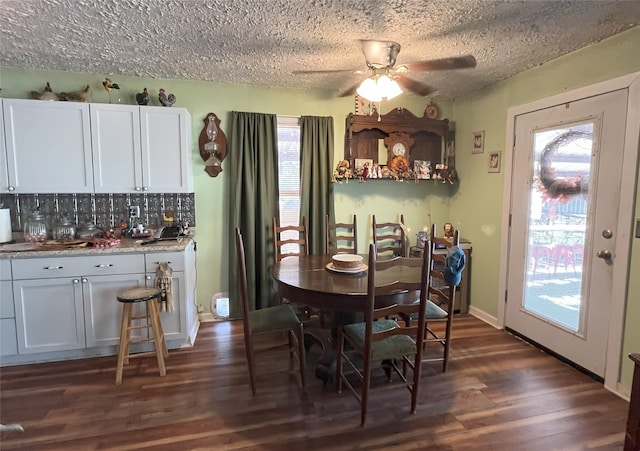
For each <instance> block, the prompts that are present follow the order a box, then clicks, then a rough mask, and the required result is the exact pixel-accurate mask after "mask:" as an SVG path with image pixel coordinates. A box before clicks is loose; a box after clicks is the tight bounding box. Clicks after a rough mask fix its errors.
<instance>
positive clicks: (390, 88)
mask: <svg viewBox="0 0 640 451" xmlns="http://www.w3.org/2000/svg"><path fill="white" fill-rule="evenodd" d="M402 92H403V91H402V88H400V85H399V84H398V82H397V81H395V80H391V79H389V83H388V84H387V88H386V98H387V100H391V99H393V98H394V97H398V96H399V95H400V94H402Z"/></svg>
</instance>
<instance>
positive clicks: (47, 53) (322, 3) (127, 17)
mask: <svg viewBox="0 0 640 451" xmlns="http://www.w3.org/2000/svg"><path fill="white" fill-rule="evenodd" d="M639 23H640V2H639V1H638V0H632V1H615V0H606V1H597V0H580V1H575V0H560V1H550V0H528V1H494V0H435V1H433V0H432V1H428V0H423V1H417V0H375V1H368V0H288V1H287V0H182V1H180V0H95V1H90V0H0V65H3V66H11V67H25V68H33V69H50V70H62V71H73V72H89V73H97V74H105V75H110V76H117V75H133V76H140V77H151V78H168V79H192V80H211V81H215V82H221V83H234V84H250V85H267V86H278V87H293V88H305V87H308V88H320V89H327V90H332V91H335V92H336V93H338V92H340V91H342V90H344V89H347V88H348V87H350V86H351V85H353V84H354V83H357V82H358V80H360V79H362V77H363V76H362V75H357V74H352V73H341V74H309V75H306V74H305V75H299V74H298V75H294V74H292V72H293V71H295V70H315V69H319V70H323V69H364V68H365V64H364V56H363V54H362V52H361V48H360V43H359V41H358V39H389V40H394V41H397V42H399V43H400V44H401V46H402V49H401V51H400V54H399V56H398V64H402V63H408V62H412V61H417V60H425V59H436V58H446V57H452V56H460V55H465V54H472V55H474V56H475V57H476V59H477V62H478V63H477V67H476V68H475V69H463V70H457V71H442V72H430V73H429V72H421V73H409V74H407V75H408V76H410V77H411V78H414V79H416V80H418V81H422V82H424V83H427V84H429V85H431V86H434V87H435V88H436V89H438V92H437V93H436V94H435V95H436V96H438V97H454V96H456V95H459V94H462V93H466V92H470V91H473V90H476V89H479V88H481V87H483V86H486V85H488V84H491V83H494V82H496V81H498V80H502V79H505V78H507V77H510V76H512V75H514V74H516V73H518V72H522V71H524V70H526V69H529V68H531V67H534V66H538V65H540V64H542V63H544V62H546V61H549V60H551V59H553V58H556V57H558V56H560V55H563V54H566V53H569V52H571V51H574V50H576V49H578V48H581V47H584V46H585V45H588V44H591V43H594V42H597V41H599V40H602V39H604V38H607V37H609V36H612V35H614V34H616V33H619V32H621V31H624V30H627V29H629V28H632V27H634V26H636V25H638V24H639ZM116 81H117V80H116Z"/></svg>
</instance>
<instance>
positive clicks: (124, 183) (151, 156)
mask: <svg viewBox="0 0 640 451" xmlns="http://www.w3.org/2000/svg"><path fill="white" fill-rule="evenodd" d="M90 112H91V132H92V149H93V161H94V185H95V192H97V193H130V192H143V191H144V192H149V193H166V192H172V193H186V192H192V191H193V181H192V177H191V145H190V135H189V133H190V132H191V118H190V115H189V113H188V111H187V110H186V109H184V108H165V107H147V106H131V105H107V104H91V107H90Z"/></svg>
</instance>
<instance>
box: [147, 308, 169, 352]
mask: <svg viewBox="0 0 640 451" xmlns="http://www.w3.org/2000/svg"><path fill="white" fill-rule="evenodd" d="M151 302H153V301H151ZM156 309H157V310H158V329H159V331H160V336H161V337H162V354H163V355H164V358H165V359H166V358H167V357H169V351H168V350H167V341H166V339H165V337H164V328H163V327H162V314H161V313H160V299H159V298H158V299H156Z"/></svg>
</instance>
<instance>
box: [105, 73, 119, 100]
mask: <svg viewBox="0 0 640 451" xmlns="http://www.w3.org/2000/svg"><path fill="white" fill-rule="evenodd" d="M102 86H103V87H104V90H105V91H107V92H108V93H109V103H111V91H113V90H114V89H120V85H119V84H118V83H113V82H112V81H111V79H110V78H105V79H104V81H103V82H102ZM119 100H120V99H118V101H119Z"/></svg>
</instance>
